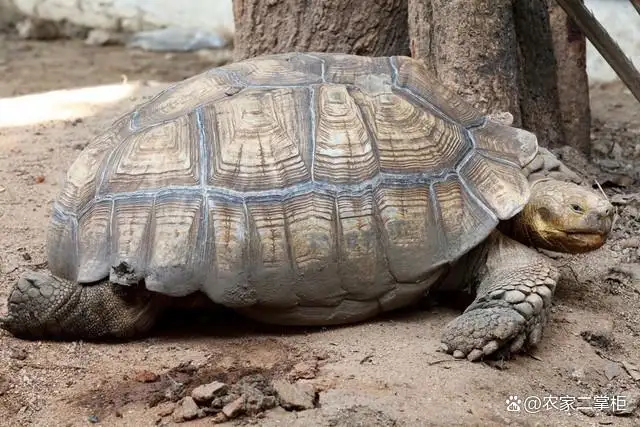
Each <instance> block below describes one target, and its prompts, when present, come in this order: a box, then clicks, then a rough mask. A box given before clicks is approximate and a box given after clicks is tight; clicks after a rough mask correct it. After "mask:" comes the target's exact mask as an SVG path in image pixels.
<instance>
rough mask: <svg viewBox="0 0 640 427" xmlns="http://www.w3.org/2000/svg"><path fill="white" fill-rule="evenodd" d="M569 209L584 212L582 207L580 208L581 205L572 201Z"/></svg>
mask: <svg viewBox="0 0 640 427" xmlns="http://www.w3.org/2000/svg"><path fill="white" fill-rule="evenodd" d="M571 210H572V211H574V212H576V213H584V209H582V206H580V205H579V204H577V203H573V204H572V205H571Z"/></svg>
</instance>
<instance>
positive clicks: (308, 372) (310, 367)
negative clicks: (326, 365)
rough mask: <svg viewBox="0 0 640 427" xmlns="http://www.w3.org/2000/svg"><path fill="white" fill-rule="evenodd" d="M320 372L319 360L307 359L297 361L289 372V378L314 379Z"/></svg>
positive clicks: (293, 379)
mask: <svg viewBox="0 0 640 427" xmlns="http://www.w3.org/2000/svg"><path fill="white" fill-rule="evenodd" d="M317 373H318V361H317V360H306V361H304V362H300V363H296V365H295V366H294V367H293V368H292V369H291V372H289V379H290V380H292V381H295V380H299V379H301V378H303V379H307V380H310V379H313V378H315V377H316V375H317Z"/></svg>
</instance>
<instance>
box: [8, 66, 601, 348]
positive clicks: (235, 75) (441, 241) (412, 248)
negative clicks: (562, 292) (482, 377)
mask: <svg viewBox="0 0 640 427" xmlns="http://www.w3.org/2000/svg"><path fill="white" fill-rule="evenodd" d="M507 117H508V115H507ZM545 156H546V157H545ZM549 156H553V155H552V154H550V152H549V151H547V150H542V148H541V147H540V149H539V147H538V141H537V138H536V136H535V135H534V134H533V133H531V132H529V131H527V130H524V129H520V128H518V127H514V126H511V123H510V122H509V121H505V120H501V119H499V117H498V116H491V115H487V114H484V113H482V112H480V111H479V110H477V109H476V108H474V107H473V106H472V105H471V104H469V103H467V102H465V101H464V100H463V99H462V98H461V97H458V96H457V95H456V94H455V93H453V92H452V91H451V90H450V89H448V88H446V87H445V86H443V85H442V83H440V82H438V81H437V79H435V78H434V77H432V76H431V75H430V74H429V73H428V72H427V69H426V67H425V66H424V65H422V63H420V62H419V61H417V60H414V59H411V58H409V57H403V56H394V57H362V56H355V55H348V54H338V53H286V54H275V55H265V56H260V57H255V58H252V59H248V60H244V61H240V62H236V63H231V64H227V65H225V66H221V67H217V68H213V69H210V70H208V71H206V72H203V73H201V74H199V75H196V76H194V77H191V78H189V79H186V80H184V81H182V82H179V83H177V84H174V85H173V86H171V87H169V88H167V89H166V90H163V91H161V92H160V93H159V94H157V95H156V96H155V97H153V98H151V99H150V100H148V101H146V102H143V103H142V104H140V105H139V106H137V108H135V109H134V110H133V111H131V112H130V113H128V114H125V115H124V116H122V117H120V118H119V119H117V120H115V122H114V123H113V124H112V126H111V127H110V128H109V129H108V130H106V132H104V133H103V134H102V135H100V136H98V137H96V138H95V139H94V140H93V141H91V142H90V144H89V145H88V146H87V147H86V148H85V149H84V150H83V152H82V153H81V154H80V155H79V157H78V158H77V159H76V160H75V162H74V163H73V164H72V165H71V167H70V169H69V170H68V173H67V177H66V181H65V184H64V186H63V188H62V190H61V193H60V194H59V196H58V198H57V200H56V202H55V203H54V206H53V211H52V214H51V221H50V225H49V231H48V236H47V256H48V270H49V271H48V272H35V271H26V272H24V273H23V274H22V275H21V276H20V278H19V279H18V281H17V283H16V285H15V286H14V288H13V290H12V292H11V293H10V296H9V298H8V314H7V315H6V317H4V318H2V319H1V326H2V328H4V329H5V330H7V331H9V332H10V333H12V334H13V335H14V336H16V337H21V338H24V339H62V340H68V339H85V340H102V339H107V338H116V339H125V340H126V339H135V337H140V336H144V335H145V334H148V333H149V331H150V330H151V328H152V326H153V325H154V323H155V321H156V319H157V318H158V316H159V315H160V314H161V313H162V312H163V311H165V310H166V309H167V308H169V307H171V306H172V305H173V304H174V302H176V301H178V300H180V299H181V298H180V297H187V296H189V295H201V298H208V299H209V300H210V301H213V303H215V304H217V305H222V306H226V307H230V308H232V309H233V310H237V311H238V312H239V313H242V314H243V315H245V316H248V317H250V318H253V319H255V320H258V321H260V322H266V323H271V324H279V325H299V326H313V325H338V324H348V323H355V322H361V321H365V320H367V319H370V318H372V317H374V316H377V315H378V314H380V313H383V312H388V311H391V310H396V309H398V308H401V307H406V306H409V305H411V304H413V303H415V302H416V301H418V300H420V299H422V298H424V297H425V296H426V295H427V294H428V293H429V291H432V290H434V289H469V290H470V291H471V292H475V295H476V296H475V300H474V301H473V302H472V303H471V305H470V306H469V307H468V308H467V309H466V310H465V311H464V312H463V313H462V314H461V315H460V316H459V317H457V318H456V319H454V320H453V321H452V322H450V323H449V324H448V325H447V326H446V328H445V330H444V332H443V335H442V339H441V341H442V344H441V345H442V347H443V349H444V350H445V351H446V352H448V353H450V354H453V356H454V357H457V358H463V357H467V358H468V359H470V360H476V359H479V358H481V357H484V356H489V355H491V354H494V353H497V352H498V351H499V350H500V351H501V352H504V353H505V354H509V353H514V352H517V351H518V350H520V349H522V348H525V347H527V346H533V345H535V344H536V343H538V342H539V341H540V338H541V336H542V332H543V327H544V325H545V323H546V319H547V317H548V312H549V307H550V305H551V299H552V295H553V293H554V290H555V286H556V283H557V280H558V271H557V269H556V268H555V267H554V265H553V263H552V262H551V260H550V259H549V258H547V257H545V256H544V255H542V254H541V253H540V251H538V250H536V249H537V248H542V249H548V250H553V251H561V252H566V253H581V252H586V251H591V250H595V249H597V248H599V247H600V246H602V245H603V244H604V242H605V240H606V238H607V235H608V233H609V232H610V229H611V227H612V218H613V209H612V206H611V204H609V202H608V201H607V200H606V199H605V197H603V196H601V195H599V194H597V193H596V192H595V191H594V190H593V189H591V188H588V187H587V186H581V185H578V184H576V183H574V182H571V180H570V179H567V180H563V179H559V178H558V177H553V176H552V175H550V174H549V172H551V173H553V171H550V169H553V168H552V167H551V168H549V167H545V164H547V166H548V163H549V160H548V159H549ZM545 158H546V159H547V160H544V159H545ZM555 162H556V163H558V161H557V160H555ZM551 163H553V161H551ZM535 165H537V166H535ZM555 173H557V168H556V172H555Z"/></svg>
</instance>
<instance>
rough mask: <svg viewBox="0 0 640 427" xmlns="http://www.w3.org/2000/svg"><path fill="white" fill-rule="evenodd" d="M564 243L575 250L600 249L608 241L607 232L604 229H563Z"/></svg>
mask: <svg viewBox="0 0 640 427" xmlns="http://www.w3.org/2000/svg"><path fill="white" fill-rule="evenodd" d="M562 235H563V236H564V237H563V239H562V240H564V241H565V242H564V244H565V245H566V246H568V247H570V248H571V249H572V251H575V252H588V251H591V250H594V249H598V248H599V247H601V246H602V245H604V242H605V241H606V237H607V233H604V232H602V231H597V230H592V231H583V230H581V231H563V232H562Z"/></svg>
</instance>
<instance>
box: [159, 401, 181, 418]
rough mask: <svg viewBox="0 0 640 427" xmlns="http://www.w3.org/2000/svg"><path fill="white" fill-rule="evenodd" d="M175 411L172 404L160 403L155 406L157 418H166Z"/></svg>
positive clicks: (174, 406) (174, 405)
mask: <svg viewBox="0 0 640 427" xmlns="http://www.w3.org/2000/svg"><path fill="white" fill-rule="evenodd" d="M175 409H176V404H175V403H174V402H162V403H160V404H158V406H156V414H157V415H158V416H159V417H166V416H168V415H171V414H172V413H173V411H174V410H175Z"/></svg>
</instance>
